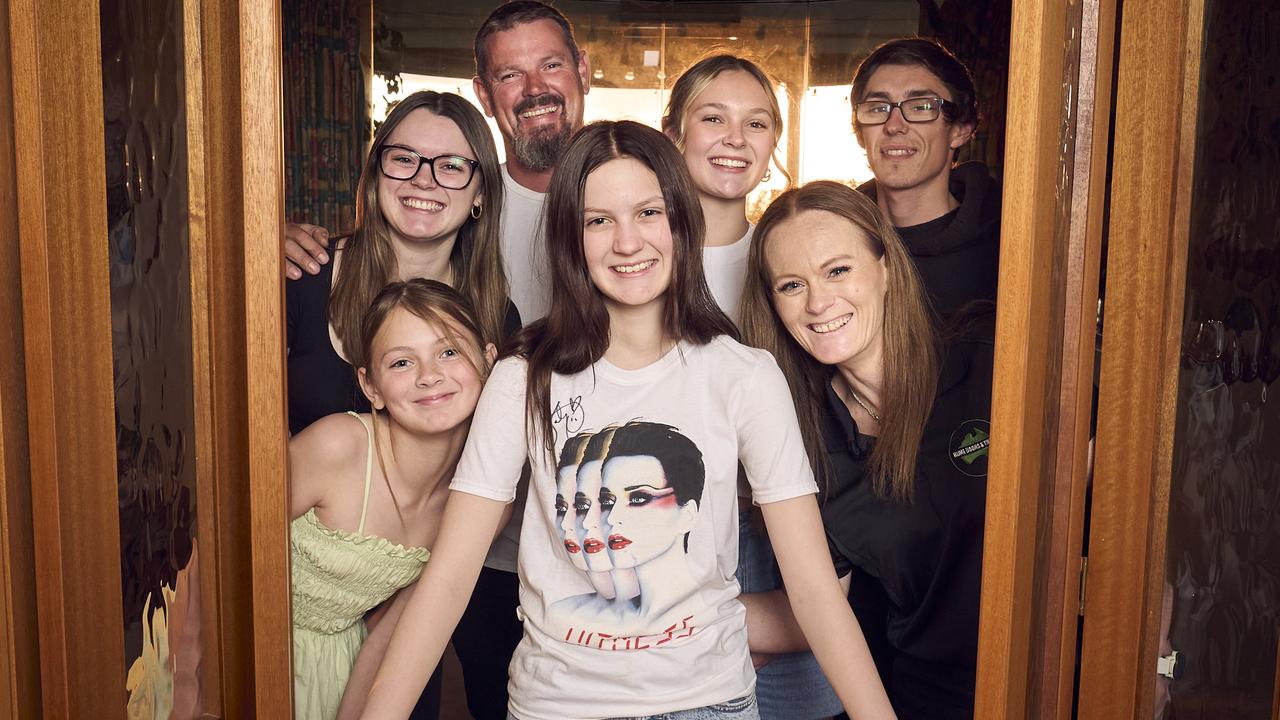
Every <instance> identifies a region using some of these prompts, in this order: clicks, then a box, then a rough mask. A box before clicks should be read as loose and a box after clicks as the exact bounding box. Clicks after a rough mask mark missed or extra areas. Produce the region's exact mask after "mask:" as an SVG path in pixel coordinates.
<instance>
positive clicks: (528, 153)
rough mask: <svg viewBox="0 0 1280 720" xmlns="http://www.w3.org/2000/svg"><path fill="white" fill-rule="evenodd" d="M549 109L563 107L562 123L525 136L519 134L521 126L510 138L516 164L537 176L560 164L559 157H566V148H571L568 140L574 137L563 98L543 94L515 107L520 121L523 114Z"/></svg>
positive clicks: (552, 94)
mask: <svg viewBox="0 0 1280 720" xmlns="http://www.w3.org/2000/svg"><path fill="white" fill-rule="evenodd" d="M547 105H559V106H560V113H561V114H562V115H561V118H560V123H559V124H558V125H556V126H542V127H538V128H535V129H534V130H532V131H530V132H528V133H525V132H521V131H520V130H519V127H520V126H519V124H517V125H516V128H517V129H516V132H515V133H514V134H513V137H512V138H511V141H512V142H511V151H512V152H513V153H514V154H515V156H516V160H518V161H519V162H520V164H521V165H523V166H525V167H526V168H529V169H530V170H534V171H537V172H545V171H547V170H550V169H552V168H554V167H555V166H556V163H558V162H560V156H561V155H562V154H564V150H565V148H567V147H568V146H569V138H570V136H572V135H573V130H572V129H571V128H570V126H569V122H568V118H566V117H564V116H563V113H564V112H565V110H566V108H565V104H564V98H562V97H560V96H559V95H558V94H555V93H549V92H546V93H542V94H541V95H537V96H535V97H531V98H525V99H524V100H523V101H521V102H519V103H517V104H516V106H515V112H516V115H517V117H518V116H519V114H520V113H523V112H527V111H529V110H533V109H535V108H539V107H544V106H547Z"/></svg>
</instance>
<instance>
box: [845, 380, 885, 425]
mask: <svg viewBox="0 0 1280 720" xmlns="http://www.w3.org/2000/svg"><path fill="white" fill-rule="evenodd" d="M844 386H845V387H846V388H848V390H849V396H850V397H852V398H853V401H854V402H856V403H858V405H859V406H861V407H862V409H863V410H866V411H867V414H868V415H870V416H871V419H872V420H875V421H876V422H880V416H879V415H877V414H876V411H875V410H872V409H871V406H870V405H868V404H866V403H865V402H863V401H862V398H860V397H858V393H856V392H854V390H853V386H852V385H850V384H849V382H848V381H847V380H846V381H845V383H844Z"/></svg>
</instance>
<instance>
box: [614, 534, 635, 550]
mask: <svg viewBox="0 0 1280 720" xmlns="http://www.w3.org/2000/svg"><path fill="white" fill-rule="evenodd" d="M630 544H631V541H630V540H629V539H627V537H626V536H625V535H610V536H609V549H610V550H622V549H625V548H626V547H627V546H628V545H630Z"/></svg>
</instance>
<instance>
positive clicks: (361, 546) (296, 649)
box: [290, 413, 431, 720]
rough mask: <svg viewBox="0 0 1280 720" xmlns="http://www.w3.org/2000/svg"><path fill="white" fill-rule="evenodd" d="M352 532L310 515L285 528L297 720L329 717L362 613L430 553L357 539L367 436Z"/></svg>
mask: <svg viewBox="0 0 1280 720" xmlns="http://www.w3.org/2000/svg"><path fill="white" fill-rule="evenodd" d="M348 414H349V415H351V416H352V417H355V418H356V419H357V420H359V421H360V423H361V424H362V425H364V426H365V430H366V431H367V432H368V433H369V450H368V456H367V459H366V461H365V471H364V505H363V506H362V507H361V508H360V526H359V528H357V530H356V532H354V533H352V532H348V531H345V530H334V529H332V528H329V527H326V526H325V525H324V524H323V523H321V522H320V520H319V519H318V518H316V514H315V510H314V508H313V509H311V510H308V511H307V512H306V513H305V514H304V515H302V516H301V517H298V518H296V519H295V520H294V521H293V523H292V524H291V526H290V536H291V540H290V545H291V553H292V558H293V707H294V717H295V718H298V720H303V719H304V718H305V719H306V720H319V719H322V718H333V717H335V716H336V715H337V714H338V705H339V703H341V701H342V691H343V690H344V689H345V688H346V686H347V678H348V677H350V675H351V667H352V666H353V665H354V664H355V661H356V655H357V654H358V653H359V652H360V645H361V643H363V642H364V639H365V636H366V635H367V634H368V631H367V630H365V626H364V614H365V613H366V612H368V611H369V610H370V609H371V608H374V607H376V606H377V605H379V604H380V603H382V602H383V601H384V600H386V599H387V598H389V597H391V595H392V594H394V593H395V592H396V591H397V590H399V589H400V588H402V587H404V586H406V585H408V584H409V583H411V582H413V581H414V580H417V579H418V575H419V574H421V573H422V567H423V566H424V565H425V564H426V562H427V558H428V557H430V555H431V553H430V551H429V550H427V549H426V548H419V547H412V548H406V547H403V546H401V545H398V544H395V543H392V542H391V541H389V540H387V539H386V538H380V537H372V536H367V535H365V534H364V518H365V510H367V509H368V505H369V480H370V478H371V477H372V475H373V429H372V428H371V427H370V426H369V425H368V424H366V423H365V421H364V419H363V418H361V417H360V416H359V415H356V414H355V413H348Z"/></svg>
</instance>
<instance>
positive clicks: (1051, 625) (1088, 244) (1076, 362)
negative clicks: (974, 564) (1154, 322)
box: [1029, 0, 1116, 720]
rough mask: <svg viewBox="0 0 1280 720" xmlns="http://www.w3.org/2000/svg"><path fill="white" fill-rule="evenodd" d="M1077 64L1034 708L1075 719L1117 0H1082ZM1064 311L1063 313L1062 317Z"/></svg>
mask: <svg viewBox="0 0 1280 720" xmlns="http://www.w3.org/2000/svg"><path fill="white" fill-rule="evenodd" d="M1079 9H1080V12H1081V15H1080V21H1079V37H1080V41H1079V42H1080V48H1079V65H1078V68H1077V69H1076V78H1077V79H1076V83H1075V88H1076V93H1075V107H1074V113H1075V118H1076V119H1075V136H1074V150H1073V157H1072V159H1071V163H1072V172H1071V177H1072V181H1071V196H1070V204H1069V206H1068V207H1066V208H1062V209H1063V210H1065V216H1064V217H1062V220H1063V221H1065V223H1066V231H1065V238H1064V239H1065V242H1062V243H1059V256H1058V258H1056V260H1055V276H1060V277H1061V280H1060V282H1061V283H1062V295H1061V297H1062V298H1063V302H1062V304H1061V308H1062V309H1061V315H1060V316H1059V317H1060V318H1061V322H1060V323H1057V324H1056V328H1055V329H1056V330H1058V331H1060V332H1061V336H1060V337H1061V348H1062V352H1061V369H1060V372H1059V374H1058V398H1059V403H1058V404H1057V406H1056V408H1053V409H1051V411H1052V412H1056V414H1057V417H1056V418H1052V424H1053V425H1054V426H1055V427H1056V429H1057V432H1056V437H1055V438H1054V440H1055V441H1056V448H1055V450H1054V455H1053V457H1052V458H1051V460H1052V462H1053V475H1052V476H1053V482H1052V483H1051V485H1050V486H1049V488H1048V493H1049V497H1048V498H1047V499H1048V502H1047V503H1046V505H1047V508H1048V512H1047V513H1045V515H1044V519H1045V521H1046V528H1045V531H1043V532H1041V533H1040V538H1041V542H1040V550H1039V552H1038V554H1037V558H1038V559H1037V567H1038V571H1039V578H1038V579H1039V580H1040V582H1042V583H1043V589H1044V596H1043V601H1042V607H1043V612H1042V614H1040V615H1039V616H1038V617H1037V625H1036V626H1034V627H1033V635H1034V637H1033V642H1032V646H1033V647H1034V648H1036V655H1037V657H1036V659H1035V663H1036V664H1035V666H1034V667H1036V668H1038V673H1037V675H1038V677H1037V678H1036V681H1035V682H1034V684H1033V686H1032V690H1033V692H1032V696H1031V701H1030V712H1029V715H1030V716H1032V717H1039V718H1056V719H1057V720H1069V718H1070V717H1071V711H1072V705H1073V703H1074V700H1075V689H1074V681H1075V665H1076V653H1077V648H1078V644H1077V643H1078V640H1079V638H1078V632H1077V629H1078V625H1079V614H1080V574H1081V565H1082V559H1081V558H1082V545H1083V539H1084V518H1085V496H1086V493H1085V491H1086V488H1087V486H1088V482H1089V471H1090V462H1089V461H1090V455H1089V448H1090V445H1089V442H1090V417H1091V411H1092V409H1093V400H1094V397H1093V378H1094V370H1095V354H1096V353H1095V348H1096V327H1097V307H1098V277H1099V267H1100V265H1101V255H1102V240H1103V220H1104V216H1103V210H1104V207H1105V204H1106V202H1105V201H1106V189H1107V183H1106V179H1107V164H1108V162H1109V160H1110V158H1109V155H1108V147H1107V135H1108V130H1109V129H1110V123H1111V113H1110V111H1111V87H1112V83H1111V76H1112V71H1113V68H1114V64H1113V62H1114V58H1113V55H1114V52H1113V47H1114V43H1115V13H1116V7H1115V2H1114V0H1085V1H1084V2H1082V3H1080V4H1079ZM1055 319H1056V318H1055Z"/></svg>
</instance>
